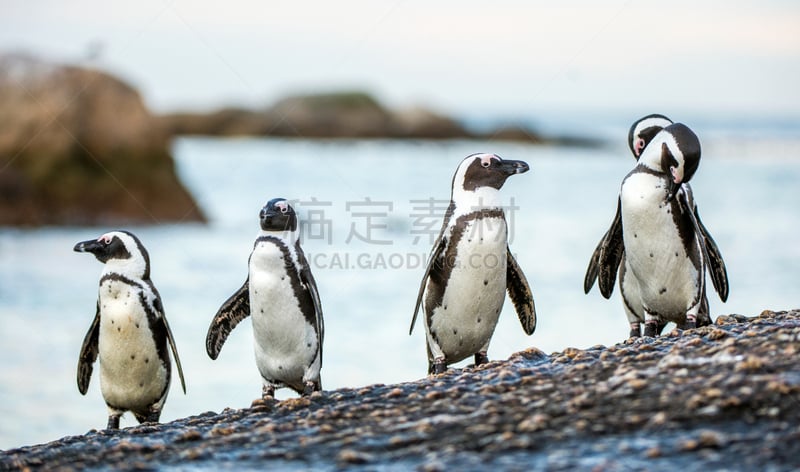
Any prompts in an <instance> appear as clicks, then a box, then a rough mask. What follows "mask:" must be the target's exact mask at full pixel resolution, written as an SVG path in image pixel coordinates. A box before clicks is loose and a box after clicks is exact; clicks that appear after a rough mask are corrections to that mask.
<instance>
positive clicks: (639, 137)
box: [628, 113, 672, 160]
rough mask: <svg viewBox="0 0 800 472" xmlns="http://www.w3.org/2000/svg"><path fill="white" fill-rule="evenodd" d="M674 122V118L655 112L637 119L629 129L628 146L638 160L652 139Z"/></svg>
mask: <svg viewBox="0 0 800 472" xmlns="http://www.w3.org/2000/svg"><path fill="white" fill-rule="evenodd" d="M671 124H672V120H670V119H669V118H667V117H666V116H664V115H659V114H658V113H654V114H652V115H647V116H644V117H642V118H639V119H638V120H636V121H635V122H634V123H633V124H632V125H631V129H630V130H629V131H628V147H629V148H630V149H631V152H632V153H633V157H635V158H636V159H637V160H638V159H639V156H641V155H642V151H643V150H644V148H645V147H647V145H648V144H650V141H652V140H653V138H654V137H655V136H656V135H657V134H658V133H659V132H660V131H661V130H662V129H664V128H666V127H667V126H669V125H671Z"/></svg>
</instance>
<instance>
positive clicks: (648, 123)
mask: <svg viewBox="0 0 800 472" xmlns="http://www.w3.org/2000/svg"><path fill="white" fill-rule="evenodd" d="M672 123H673V122H672V120H670V119H669V118H667V117H666V116H664V115H661V114H651V115H647V116H645V117H642V118H640V119H639V120H637V121H635V122H634V123H633V124H632V125H631V127H630V130H629V132H628V147H629V148H630V150H631V153H632V154H633V156H634V158H635V159H636V160H637V161H638V160H639V157H640V155H641V153H642V151H643V150H644V149H645V147H646V146H647V145H648V144H649V143H650V141H651V140H652V139H653V137H655V135H656V134H658V132H660V131H661V130H662V129H664V128H666V127H667V126H669V125H671V124H672ZM681 188H682V190H683V191H684V192H686V194H687V198H688V200H689V202H690V204H691V207H692V208H693V212H694V215H695V219H696V221H697V224H698V227H699V229H700V232H701V233H702V237H703V239H704V242H705V245H706V251H707V253H708V255H709V257H708V260H707V261H706V262H707V267H708V269H709V271H710V273H711V279H712V283H713V284H714V288H715V289H716V290H717V293H718V294H719V296H720V299H721V300H722V301H723V302H725V301H726V300H727V298H728V279H727V269H726V267H725V262H724V260H723V259H722V254H721V252H720V250H719V248H718V247H717V244H716V242H715V241H714V239H713V238H712V237H711V234H710V233H709V232H708V230H707V229H706V227H705V226H704V225H703V223H702V221H701V220H700V214H699V212H698V209H697V204H696V202H695V200H694V196H693V194H692V189H691V186H690V185H689V184H688V183H683V184H682V185H681ZM618 217H619V212H618V213H617V217H615V219H614V222H613V223H612V227H611V229H609V231H608V232H606V234H605V235H604V236H603V238H602V239H601V240H600V242H599V243H598V244H597V247H596V248H595V250H594V252H593V254H592V257H591V259H590V261H589V266H588V268H587V271H586V276H585V277H584V292H585V293H589V291H590V290H591V288H592V286H593V285H594V281H595V280H596V279H597V276H598V272H599V264H598V261H599V257H600V253H601V252H602V251H603V250H606V251H622V253H621V255H620V256H619V259H618V260H619V261H620V263H619V286H620V294H621V296H622V301H623V308H624V310H625V314H626V317H627V318H628V322H629V325H630V333H629V337H630V338H636V337H639V336H641V324H642V323H644V321H645V317H644V310H643V308H642V305H641V299H640V297H639V293H638V292H637V287H638V286H637V284H636V283H634V282H632V281H631V279H630V278H629V277H626V276H627V272H626V270H625V255H624V249H623V248H622V247H617V248H609V247H607V245H608V244H610V243H612V242H615V243H616V244H621V242H622V240H621V239H619V238H616V239H611V238H609V235H610V234H612V233H613V230H614V226H615V225H617V224H620V223H621V221H620V220H619V219H618ZM606 269H607V270H605V271H604V274H605V276H606V277H611V279H610V280H606V281H604V283H601V292H602V293H603V296H604V297H605V298H609V297H610V296H611V293H612V292H613V290H614V286H613V283H614V276H615V274H616V271H617V268H616V267H613V268H606ZM604 287H605V290H606V291H605V292H603V288H604ZM711 323H712V320H711V316H710V312H709V304H708V297H707V296H706V293H705V290H704V292H703V294H702V299H701V304H700V309H699V311H698V314H697V326H707V325H710V324H711ZM666 325H667V322H666V321H664V320H660V321H659V323H658V326H657V332H658V333H661V332H662V331H663V329H664V327H665V326H666ZM678 327H679V328H685V326H678Z"/></svg>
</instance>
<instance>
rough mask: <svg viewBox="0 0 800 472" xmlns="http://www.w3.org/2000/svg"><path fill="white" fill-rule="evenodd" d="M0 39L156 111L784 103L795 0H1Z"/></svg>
mask: <svg viewBox="0 0 800 472" xmlns="http://www.w3.org/2000/svg"><path fill="white" fill-rule="evenodd" d="M1 5H2V6H0V51H16V52H19V51H24V52H29V53H33V54H37V55H40V56H43V57H45V58H48V59H51V60H55V61H60V62H72V63H78V64H84V65H91V66H95V67H99V68H102V69H106V70H109V71H111V72H113V73H115V74H118V75H120V76H121V77H122V78H124V79H125V80H126V81H128V82H130V83H132V84H133V85H134V86H136V87H137V88H138V89H139V90H140V92H141V93H142V95H143V96H144V98H145V101H146V103H147V104H148V106H149V107H150V108H152V109H154V110H155V111H158V112H168V111H175V110H208V109H212V108H216V107H221V106H224V105H239V106H241V105H244V106H251V107H261V106H265V105H267V104H269V103H270V102H272V101H274V100H276V99H278V98H280V97H282V96H285V95H287V94H292V93H306V92H315V91H332V90H342V89H347V90H352V89H364V90H367V91H369V92H371V93H374V94H375V95H376V96H377V97H378V98H379V99H380V100H383V101H384V102H386V103H388V104H389V105H391V106H396V107H407V106H414V105H425V106H429V107H432V108H434V109H438V110H441V111H444V112H447V113H454V114H460V115H467V116H480V115H481V114H487V115H491V114H494V115H498V114H499V115H502V114H507V115H519V114H522V115H524V114H537V113H546V112H547V111H554V110H562V111H563V110H566V111H573V110H578V111H579V110H586V111H590V112H591V111H598V110H605V111H623V112H630V113H633V114H636V115H637V116H638V115H639V114H645V113H652V112H654V111H658V112H661V113H665V114H668V115H670V116H672V115H678V114H680V113H694V114H706V115H711V116H728V117H731V116H733V117H742V118H747V117H752V116H760V117H784V118H785V117H790V118H792V117H800V87H798V85H797V84H800V2H797V1H779V0H753V1H718V0H707V1H702V2H697V1H689V0H673V1H670V2H664V1H649V0H648V1H632V0H628V1H605V2H597V1H591V0H565V1H560V2H553V1H539V0H534V1H522V0H500V1H493V2H486V1H484V2H480V1H469V0H467V1H453V0H441V1H437V2H423V1H375V0H372V1H368V0H339V1H336V2H308V1H294V2H272V1H257V0H228V1H226V2H219V1H211V0H192V1H189V0H139V1H137V2H108V1H101V0H76V1H70V2H63V1H61V0H3V2H2V4H1Z"/></svg>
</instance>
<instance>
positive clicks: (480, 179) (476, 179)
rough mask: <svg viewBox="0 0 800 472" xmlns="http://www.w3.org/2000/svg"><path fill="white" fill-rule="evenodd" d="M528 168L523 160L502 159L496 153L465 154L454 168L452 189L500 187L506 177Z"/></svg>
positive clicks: (472, 189)
mask: <svg viewBox="0 0 800 472" xmlns="http://www.w3.org/2000/svg"><path fill="white" fill-rule="evenodd" d="M528 170H530V167H529V166H528V164H527V163H525V162H523V161H512V160H506V159H502V158H501V157H500V156H498V155H496V154H472V155H470V156H467V157H466V158H465V159H464V160H463V161H461V164H460V165H459V166H458V169H457V170H456V174H455V176H454V177H453V191H456V190H457V187H460V189H461V190H464V191H467V192H471V191H474V190H476V189H477V188H479V187H491V188H494V189H498V190H499V189H500V188H501V187H502V186H503V184H504V183H505V182H506V179H507V178H509V177H510V176H512V175H515V174H522V173H523V172H527V171H528Z"/></svg>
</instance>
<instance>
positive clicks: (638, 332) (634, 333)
mask: <svg viewBox="0 0 800 472" xmlns="http://www.w3.org/2000/svg"><path fill="white" fill-rule="evenodd" d="M641 336H642V325H641V324H640V323H631V332H630V333H628V338H629V339H634V338H639V337H641Z"/></svg>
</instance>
